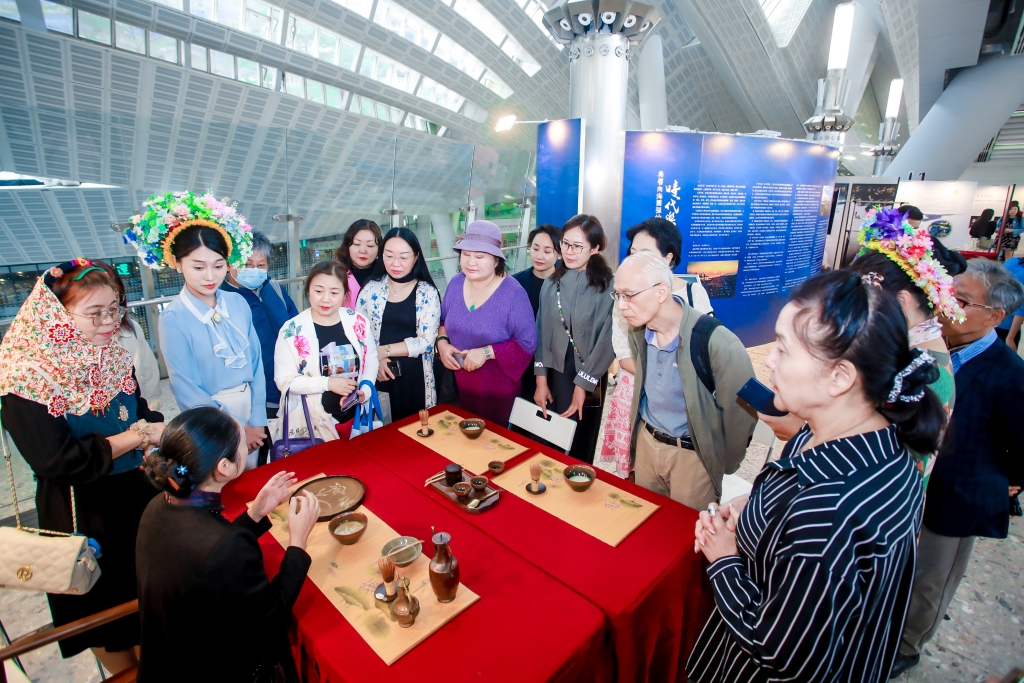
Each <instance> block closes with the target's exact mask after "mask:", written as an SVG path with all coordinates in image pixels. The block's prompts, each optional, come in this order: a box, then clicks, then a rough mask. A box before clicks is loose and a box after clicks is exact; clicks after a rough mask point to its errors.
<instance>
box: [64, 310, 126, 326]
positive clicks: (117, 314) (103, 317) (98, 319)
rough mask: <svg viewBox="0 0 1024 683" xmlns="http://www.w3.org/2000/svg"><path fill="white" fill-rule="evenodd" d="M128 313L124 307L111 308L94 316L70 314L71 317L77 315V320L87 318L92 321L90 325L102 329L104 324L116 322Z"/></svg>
mask: <svg viewBox="0 0 1024 683" xmlns="http://www.w3.org/2000/svg"><path fill="white" fill-rule="evenodd" d="M127 312H128V309H127V308H125V307H124V306H112V307H111V308H108V309H107V310H105V311H100V312H99V313H97V314H96V315H88V314H86V313H72V314H71V315H77V316H78V317H79V318H88V319H89V320H92V324H93V325H95V326H96V327H102V326H103V324H104V323H106V322H108V321H110V322H117V321H118V320H120V319H121V318H123V317H124V314H125V313H127Z"/></svg>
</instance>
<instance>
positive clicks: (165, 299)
mask: <svg viewBox="0 0 1024 683" xmlns="http://www.w3.org/2000/svg"><path fill="white" fill-rule="evenodd" d="M517 249H526V245H525V244H522V245H517V246H514V247H502V248H501V250H502V251H515V250H517ZM458 257H459V256H458V254H451V255H450V256H433V257H431V258H427V259H424V261H426V262H427V263H434V262H437V261H447V260H449V259H454V258H458ZM305 279H306V276H305V275H303V276H302V277H293V278H286V279H282V280H277V282H280V283H281V284H284V285H287V284H291V283H293V282H302V281H304V280H305ZM177 296H178V295H177V294H174V295H172V296H158V297H155V298H153V299H139V300H138V301H129V302H128V308H138V307H140V306H155V305H159V304H169V303H170V302H172V301H174V299H175V298H177ZM13 322H14V318H7V319H5V320H0V327H3V326H5V325H10V324H11V323H13Z"/></svg>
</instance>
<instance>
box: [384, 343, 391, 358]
mask: <svg viewBox="0 0 1024 683" xmlns="http://www.w3.org/2000/svg"><path fill="white" fill-rule="evenodd" d="M384 353H386V354H388V358H391V344H388V345H387V346H385V347H384Z"/></svg>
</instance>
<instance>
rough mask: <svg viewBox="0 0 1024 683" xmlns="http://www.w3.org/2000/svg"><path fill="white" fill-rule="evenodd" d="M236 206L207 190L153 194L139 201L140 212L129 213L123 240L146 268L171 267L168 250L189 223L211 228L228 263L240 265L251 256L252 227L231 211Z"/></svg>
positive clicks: (243, 218) (171, 259)
mask: <svg viewBox="0 0 1024 683" xmlns="http://www.w3.org/2000/svg"><path fill="white" fill-rule="evenodd" d="M237 205H238V204H237V203H234V204H230V205H229V204H226V203H225V202H222V201H220V200H218V199H217V198H216V197H214V196H213V195H212V194H211V193H210V192H207V193H206V194H204V195H202V196H196V195H194V194H193V193H191V192H168V193H166V194H163V195H154V196H152V197H150V198H149V199H147V200H146V201H144V202H143V203H142V206H143V207H145V212H144V213H141V214H135V215H134V216H132V224H131V226H130V227H129V228H128V229H126V230H125V231H124V241H125V243H126V244H131V245H133V246H134V247H135V249H136V250H137V251H138V252H139V258H141V259H142V261H143V262H144V263H145V264H146V265H147V266H149V267H150V268H160V267H161V265H163V264H166V265H168V266H170V267H171V268H175V267H176V266H177V262H176V261H175V259H174V254H173V253H171V247H172V246H173V244H174V240H175V238H176V237H177V236H178V235H179V234H181V232H182V231H183V230H185V229H186V228H190V227H193V226H203V227H207V228H212V229H213V230H216V231H218V232H219V233H220V234H221V235H223V236H224V240H225V241H226V242H227V243H228V258H227V261H228V265H230V266H234V267H236V268H241V267H243V266H244V265H245V263H246V261H248V260H249V257H250V256H251V255H252V227H251V226H250V225H249V224H248V223H246V222H245V216H241V215H239V214H238V212H237V211H236V210H235V207H236V206H237Z"/></svg>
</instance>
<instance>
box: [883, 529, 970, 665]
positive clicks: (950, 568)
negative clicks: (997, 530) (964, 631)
mask: <svg viewBox="0 0 1024 683" xmlns="http://www.w3.org/2000/svg"><path fill="white" fill-rule="evenodd" d="M975 538H977V537H976V536H967V537H966V538H953V537H951V536H940V535H939V534H936V533H934V532H932V531H929V530H928V527H926V526H924V525H922V526H921V538H920V539H919V540H918V542H917V568H916V569H915V570H914V588H913V592H912V593H911V594H910V607H909V609H908V610H907V623H906V624H905V625H904V627H903V641H902V642H901V643H900V653H901V654H904V655H907V656H911V657H912V656H913V655H916V654H920V652H921V648H923V647H924V644H925V643H927V642H928V641H929V640H931V639H932V636H934V635H935V631H936V630H938V628H939V624H941V623H942V617H943V615H944V614H945V613H946V610H947V609H949V603H950V602H952V600H953V595H954V594H955V593H956V589H957V586H959V585H960V580H961V579H963V578H964V574H966V573H967V563H968V561H969V560H970V559H971V551H972V550H974V539H975Z"/></svg>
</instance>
